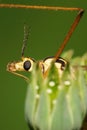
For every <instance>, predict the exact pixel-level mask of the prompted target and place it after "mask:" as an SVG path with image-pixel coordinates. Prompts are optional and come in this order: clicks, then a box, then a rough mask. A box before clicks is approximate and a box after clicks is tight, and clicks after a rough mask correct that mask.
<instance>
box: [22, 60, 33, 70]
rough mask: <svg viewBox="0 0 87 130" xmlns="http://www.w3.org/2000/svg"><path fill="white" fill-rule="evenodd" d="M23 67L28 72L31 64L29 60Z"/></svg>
mask: <svg viewBox="0 0 87 130" xmlns="http://www.w3.org/2000/svg"><path fill="white" fill-rule="evenodd" d="M23 67H24V69H25V70H26V71H28V70H29V69H30V68H31V62H30V61H29V60H27V61H25V62H24V64H23Z"/></svg>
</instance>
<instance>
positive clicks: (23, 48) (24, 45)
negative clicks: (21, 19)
mask: <svg viewBox="0 0 87 130" xmlns="http://www.w3.org/2000/svg"><path fill="white" fill-rule="evenodd" d="M28 37H29V26H28V25H26V24H24V40H23V46H22V51H21V55H22V57H23V56H24V50H25V48H26V45H27V40H28Z"/></svg>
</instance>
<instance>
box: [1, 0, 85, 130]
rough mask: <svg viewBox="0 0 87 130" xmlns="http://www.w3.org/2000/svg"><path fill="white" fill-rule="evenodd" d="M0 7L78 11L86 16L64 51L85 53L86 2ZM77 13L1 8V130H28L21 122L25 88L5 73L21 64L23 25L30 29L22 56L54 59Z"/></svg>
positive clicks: (38, 1)
mask: <svg viewBox="0 0 87 130" xmlns="http://www.w3.org/2000/svg"><path fill="white" fill-rule="evenodd" d="M0 3H16V4H31V5H49V6H65V7H66V6H68V7H81V8H84V9H85V13H84V16H83V18H82V19H81V22H80V24H79V26H78V27H77V29H76V30H75V32H74V34H73V36H72V38H71V39H70V41H69V44H68V45H67V47H66V48H65V50H68V49H73V50H74V52H75V55H82V54H83V53H85V52H86V51H87V50H86V49H87V10H86V8H87V0H43V1H42V0H32V1H29V0H25V1H24V0H15V1H13V0H0ZM75 16H76V12H69V11H68V12H66V11H65V12H64V11H40V10H29V9H12V8H11V9H9V8H2V9H1V8H0V130H28V127H27V125H26V122H25V119H24V102H25V96H26V88H27V84H26V83H25V81H24V80H23V79H21V78H19V77H16V76H14V75H12V74H11V73H8V72H7V71H6V65H7V63H8V62H10V61H13V60H20V58H21V47H22V43H23V33H24V32H23V28H24V23H26V24H28V25H29V26H30V27H31V30H30V37H29V40H28V46H27V49H26V52H25V56H30V57H33V58H35V59H36V60H39V59H43V58H45V57H47V56H52V55H55V53H56V51H57V49H58V47H59V45H60V44H61V42H62V40H63V38H64V36H65V35H66V33H67V31H68V29H69V27H70V25H71V23H72V21H73V20H74V17H75Z"/></svg>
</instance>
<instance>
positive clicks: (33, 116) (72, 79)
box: [0, 4, 87, 130]
mask: <svg viewBox="0 0 87 130" xmlns="http://www.w3.org/2000/svg"><path fill="white" fill-rule="evenodd" d="M0 7H12V8H33V9H47V10H56V11H57V10H65V11H78V14H77V16H76V18H75V20H74V22H73V24H72V25H71V27H70V30H69V31H68V33H67V35H66V36H65V38H64V40H63V43H62V44H61V46H60V48H59V50H58V51H57V53H56V54H55V55H54V56H53V57H48V58H45V59H44V60H41V61H39V62H36V61H35V60H34V59H33V58H31V57H24V50H25V47H26V41H27V39H28V34H29V32H28V27H27V26H24V43H23V47H22V60H21V61H18V62H11V63H9V64H8V65H7V70H8V71H9V72H11V73H13V74H15V75H17V76H20V77H22V78H24V79H25V80H26V81H27V82H28V90H27V95H26V100H25V117H26V121H27V123H28V126H29V128H30V130H80V129H81V126H82V122H83V120H84V118H85V115H86V111H87V101H86V99H87V78H86V77H87V76H86V75H87V74H86V69H87V67H86V62H87V58H86V57H87V54H86V55H84V56H83V57H82V58H79V59H78V58H77V59H72V60H71V61H72V62H71V63H69V61H67V60H66V59H63V58H61V57H60V55H61V53H62V51H63V49H64V48H65V45H66V44H67V42H68V41H69V39H70V37H71V35H72V33H73V32H74V30H75V28H76V26H77V25H78V23H79V21H80V19H81V17H82V15H83V13H84V10H83V9H81V8H68V7H50V6H29V5H28V6H27V5H13V4H12V5H9V4H0ZM66 55H68V56H70V55H72V51H69V52H67V53H65V54H64V56H65V57H66ZM67 59H68V58H67ZM77 60H78V63H79V65H77ZM20 71H25V72H28V73H29V77H26V76H25V75H22V74H20V73H19V72H20Z"/></svg>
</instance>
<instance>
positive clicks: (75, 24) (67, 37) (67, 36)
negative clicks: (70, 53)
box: [55, 9, 84, 60]
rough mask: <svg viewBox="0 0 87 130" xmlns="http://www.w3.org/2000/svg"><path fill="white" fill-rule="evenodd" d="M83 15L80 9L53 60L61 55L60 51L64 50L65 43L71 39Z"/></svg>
mask: <svg viewBox="0 0 87 130" xmlns="http://www.w3.org/2000/svg"><path fill="white" fill-rule="evenodd" d="M83 13H84V10H83V9H80V10H79V13H78V15H77V17H76V18H75V20H74V22H73V24H72V25H71V27H70V29H69V31H68V33H67V35H66V36H65V38H64V40H63V43H62V44H61V46H60V48H59V49H58V51H57V53H56V55H55V60H57V59H58V57H59V56H60V55H61V53H62V51H63V50H64V48H65V46H66V44H67V42H68V41H69V39H70V38H71V36H72V33H73V32H74V31H75V29H76V27H77V25H78V23H79V21H80V19H81V17H82V16H83Z"/></svg>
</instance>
